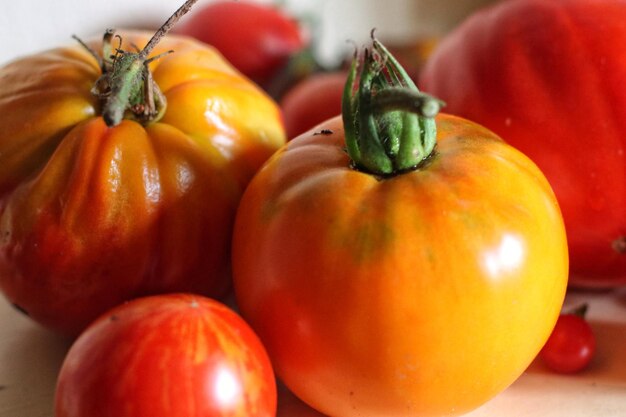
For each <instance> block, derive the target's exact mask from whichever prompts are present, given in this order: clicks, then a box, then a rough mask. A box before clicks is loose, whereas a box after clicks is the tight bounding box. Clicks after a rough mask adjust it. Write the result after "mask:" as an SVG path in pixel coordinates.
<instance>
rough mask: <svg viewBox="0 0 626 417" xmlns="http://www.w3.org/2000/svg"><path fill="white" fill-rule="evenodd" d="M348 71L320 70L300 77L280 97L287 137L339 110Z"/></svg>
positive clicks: (312, 125)
mask: <svg viewBox="0 0 626 417" xmlns="http://www.w3.org/2000/svg"><path fill="white" fill-rule="evenodd" d="M347 78H348V74H347V73H346V72H345V71H337V72H320V73H316V74H313V75H311V76H309V77H307V78H305V79H304V80H302V81H300V82H299V83H298V84H296V85H295V86H294V87H292V88H291V89H290V90H288V91H287V93H285V95H284V96H283V98H282V99H281V101H280V108H281V110H282V112H283V119H284V122H285V130H286V131H287V138H288V139H292V138H295V137H296V136H298V135H299V134H301V133H304V132H306V131H307V130H309V129H311V128H313V127H314V126H315V125H317V124H319V123H322V122H324V121H326V120H327V119H330V118H331V117H334V116H337V115H339V114H341V96H342V95H343V89H344V86H345V85H346V79H347Z"/></svg>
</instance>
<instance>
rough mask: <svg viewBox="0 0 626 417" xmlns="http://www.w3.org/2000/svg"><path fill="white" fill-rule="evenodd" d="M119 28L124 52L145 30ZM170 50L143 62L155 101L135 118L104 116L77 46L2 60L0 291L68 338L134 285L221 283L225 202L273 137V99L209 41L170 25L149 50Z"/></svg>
mask: <svg viewBox="0 0 626 417" xmlns="http://www.w3.org/2000/svg"><path fill="white" fill-rule="evenodd" d="M120 35H121V39H122V41H123V45H122V47H126V46H128V47H129V48H131V50H132V47H131V45H137V46H139V47H142V46H143V45H145V44H146V42H147V40H148V39H149V36H150V34H147V33H143V32H126V33H120ZM113 42H114V45H115V46H117V40H115V39H113ZM100 43H101V42H94V43H90V44H91V45H92V48H94V49H98V50H99V49H100V48H101V45H100ZM168 50H174V51H175V53H172V54H169V55H166V56H163V57H161V58H160V59H158V60H155V61H153V62H152V63H150V68H151V69H152V76H153V78H154V80H155V82H156V84H157V85H158V86H159V87H160V89H161V90H162V92H163V95H164V96H165V98H166V99H167V107H166V108H165V110H164V111H163V112H162V114H160V115H159V117H160V119H159V120H153V121H149V122H147V123H142V122H140V121H139V120H132V119H127V118H126V119H123V120H122V121H121V122H120V123H119V124H118V125H116V126H111V127H109V126H107V124H105V118H104V117H103V116H102V112H103V109H102V108H103V107H104V104H105V103H109V101H103V103H101V102H100V101H99V99H98V97H97V96H95V95H94V94H92V92H91V89H92V87H93V86H94V84H96V87H98V86H101V87H106V83H104V82H103V81H99V82H98V83H97V82H96V80H98V79H99V77H100V76H101V74H102V72H101V68H99V66H98V63H97V62H96V60H95V59H94V57H93V56H92V55H91V54H90V53H89V52H88V51H87V50H86V49H85V48H84V47H82V46H81V45H78V44H76V45H75V46H70V47H65V48H58V49H54V50H51V51H47V52H43V53H40V54H36V55H32V56H28V57H25V58H22V59H18V60H16V61H14V62H12V63H10V64H8V65H7V66H5V67H4V68H2V69H0V80H1V82H0V288H1V289H2V291H3V292H4V294H5V296H6V297H7V298H8V299H9V300H10V302H12V303H14V304H16V305H17V306H19V307H20V308H21V309H22V310H25V311H26V312H27V313H28V314H29V315H30V316H31V317H32V318H33V319H34V320H36V321H38V322H40V323H42V324H43V325H45V326H47V327H49V328H51V329H54V330H56V331H59V332H63V333H66V334H69V335H72V336H73V335H76V334H78V333H79V332H80V330H82V329H83V328H84V327H85V326H86V325H87V324H88V323H89V322H91V321H92V320H93V319H95V318H96V317H97V316H98V315H99V314H101V313H102V312H104V311H106V310H107V309H109V308H111V307H113V306H115V305H117V304H119V303H120V302H122V301H124V300H127V299H130V298H133V297H137V296H141V295H147V294H153V293H160V292H173V291H181V292H196V293H201V294H205V295H210V296H214V297H220V296H221V295H223V294H224V293H225V292H226V291H227V289H228V288H229V286H230V273H229V270H230V258H229V253H230V240H231V233H232V224H233V221H234V216H235V210H236V207H237V204H238V201H239V198H240V196H241V193H242V190H243V188H244V187H245V186H246V185H247V183H248V181H249V180H250V178H251V177H252V175H253V174H254V173H255V172H256V170H257V169H258V167H259V166H260V165H261V164H262V163H263V162H264V161H265V160H266V159H267V158H268V157H269V156H270V155H271V154H272V153H273V152H274V151H275V150H276V149H278V148H279V147H280V146H281V145H282V144H283V143H284V142H285V133H284V128H283V125H282V121H281V116H280V110H279V108H278V106H277V105H276V103H275V102H274V101H273V100H271V99H270V98H269V97H268V96H267V95H266V94H265V93H264V92H263V91H261V90H260V89H259V88H258V87H257V86H255V85H253V84H252V83H251V82H249V81H248V80H247V79H245V78H243V77H242V76H241V75H239V73H238V72H237V71H236V70H234V69H233V68H232V67H231V66H230V65H229V64H228V63H226V62H225V61H224V60H223V59H222V58H221V56H220V55H219V54H218V53H217V52H216V51H215V50H214V49H213V48H211V47H208V46H205V45H203V44H201V43H199V42H198V41H195V40H192V39H190V38H183V37H177V36H168V37H166V38H164V39H163V40H162V41H161V42H160V43H159V44H158V46H157V47H156V49H155V50H154V51H153V52H154V53H153V55H158V54H160V53H163V52H165V51H168ZM120 62H121V61H120ZM102 96H103V98H104V99H106V98H107V97H109V96H111V95H110V94H109V95H107V94H102ZM133 109H136V110H138V111H139V110H140V109H139V106H134V107H133ZM126 113H129V112H128V111H127V112H126ZM142 114H143V113H141V114H139V116H137V117H140V116H141V115H142ZM127 115H128V114H127ZM114 116H115V115H110V116H109V118H114ZM118 116H119V114H118Z"/></svg>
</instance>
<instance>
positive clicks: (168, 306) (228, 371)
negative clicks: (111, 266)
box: [55, 294, 276, 417]
mask: <svg viewBox="0 0 626 417" xmlns="http://www.w3.org/2000/svg"><path fill="white" fill-rule="evenodd" d="M55 409H56V413H55V416H56V417H95V416H101V417H105V416H110V417H113V416H115V417H118V416H129V415H133V416H151V417H217V416H235V415H237V416H250V417H270V416H272V417H273V416H274V415H275V413H276V383H275V379H274V373H273V371H272V367H271V364H270V361H269V358H268V357H267V353H266V352H265V350H264V348H263V345H262V344H261V342H260V341H259V339H258V337H257V336H256V335H255V334H254V332H253V331H252V330H251V329H250V327H249V326H248V325H247V324H246V323H245V322H244V321H243V320H242V319H241V317H239V316H238V315H237V314H235V313H234V312H233V311H232V310H230V309H229V308H228V307H226V306H225V305H223V304H220V303H218V302H216V301H213V300H211V299H208V298H204V297H201V296H197V295H188V294H169V295H157V296H151V297H144V298H139V299H136V300H133V301H131V302H128V303H126V304H123V305H121V306H118V307H116V308H114V309H112V310H110V311H109V312H107V313H106V314H104V315H103V316H101V317H100V318H98V319H97V320H96V321H95V322H94V323H92V324H91V325H90V326H89V327H88V328H87V329H86V330H85V332H84V333H82V334H81V335H80V337H79V338H78V339H77V340H76V341H75V343H74V344H73V345H72V347H71V348H70V350H69V352H68V354H67V356H66V358H65V360H64V362H63V365H62V367H61V371H60V373H59V377H58V382H57V390H56V396H55Z"/></svg>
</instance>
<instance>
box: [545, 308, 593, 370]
mask: <svg viewBox="0 0 626 417" xmlns="http://www.w3.org/2000/svg"><path fill="white" fill-rule="evenodd" d="M595 350H596V339H595V336H594V334H593V330H592V329H591V326H590V325H589V323H588V322H587V321H586V320H585V318H584V317H583V316H582V315H580V314H574V313H568V314H561V315H560V316H559V318H558V320H557V322H556V325H555V326H554V330H553V331H552V334H551V335H550V337H549V338H548V341H547V342H546V344H545V346H544V347H543V349H542V350H541V352H540V353H539V356H540V358H541V359H542V360H543V362H544V363H545V364H546V366H547V367H548V368H550V369H552V370H554V371H556V372H562V373H572V372H578V371H580V370H582V369H584V368H585V367H586V366H587V365H589V362H591V359H592V358H593V354H594V352H595Z"/></svg>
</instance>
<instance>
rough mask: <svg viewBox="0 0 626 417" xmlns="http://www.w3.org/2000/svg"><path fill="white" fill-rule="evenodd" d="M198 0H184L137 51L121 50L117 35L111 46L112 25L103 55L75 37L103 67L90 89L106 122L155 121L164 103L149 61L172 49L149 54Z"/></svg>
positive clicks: (106, 34) (107, 33) (106, 36)
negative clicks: (157, 53)
mask: <svg viewBox="0 0 626 417" xmlns="http://www.w3.org/2000/svg"><path fill="white" fill-rule="evenodd" d="M197 1H198V0H187V1H185V3H184V4H183V5H182V6H181V7H180V8H178V10H176V12H174V14H173V15H172V16H170V17H169V19H167V21H166V22H165V23H164V24H163V25H162V26H161V27H160V28H159V29H158V30H157V31H156V32H155V33H154V35H153V36H152V37H151V38H150V40H149V41H148V43H147V44H146V46H145V47H144V48H143V49H142V50H140V51H136V52H130V51H125V50H122V49H121V38H119V36H118V38H119V39H120V46H119V47H118V48H113V47H112V46H111V42H112V41H113V39H114V36H113V33H114V32H113V30H111V29H109V30H107V31H106V32H105V34H104V39H103V51H102V58H99V57H98V55H97V54H96V53H95V52H93V51H92V50H91V49H90V48H89V47H88V46H87V45H85V43H84V42H82V41H81V40H80V39H78V38H76V39H78V41H79V42H80V43H81V44H82V45H83V46H85V47H86V48H87V49H88V50H89V52H90V53H91V54H92V55H93V56H94V57H95V58H96V60H97V61H98V64H99V65H100V67H101V69H102V76H101V77H100V78H99V79H98V80H97V81H96V84H95V86H94V88H93V92H94V94H95V95H97V96H98V97H99V98H100V100H101V101H102V117H103V119H104V121H105V123H106V124H107V126H110V127H112V126H117V125H118V124H120V123H121V121H122V119H124V118H129V119H133V120H136V121H138V122H140V123H142V124H149V123H154V122H156V121H158V120H159V119H160V118H161V117H162V115H163V114H164V113H165V108H166V106H167V102H166V100H165V96H164V95H163V93H162V92H161V90H160V89H159V87H158V85H157V84H156V83H155V82H154V80H153V78H152V74H151V73H150V69H149V67H148V65H149V64H150V62H152V61H154V60H155V59H158V58H160V57H161V56H163V55H165V54H168V53H171V52H173V51H168V52H165V53H163V54H159V55H157V56H155V57H152V58H149V55H150V53H151V52H152V50H153V49H154V48H155V46H156V45H157V44H158V43H159V41H160V40H161V39H162V38H163V37H164V36H165V35H166V34H167V32H169V30H170V29H171V28H172V27H173V26H174V24H175V23H176V22H177V21H178V20H179V19H180V18H181V17H182V16H183V15H184V14H185V13H187V12H188V11H189V10H190V9H191V7H192V6H193V5H194V3H196V2H197Z"/></svg>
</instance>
